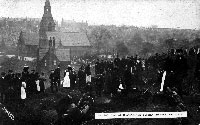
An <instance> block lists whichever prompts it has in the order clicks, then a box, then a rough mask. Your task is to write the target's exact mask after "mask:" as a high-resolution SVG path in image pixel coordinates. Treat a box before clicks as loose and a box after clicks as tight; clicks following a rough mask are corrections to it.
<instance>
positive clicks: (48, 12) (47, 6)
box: [43, 0, 52, 17]
mask: <svg viewBox="0 0 200 125" xmlns="http://www.w3.org/2000/svg"><path fill="white" fill-rule="evenodd" d="M43 16H44V17H52V14H51V5H50V2H49V0H46V2H45V6H44V15H43Z"/></svg>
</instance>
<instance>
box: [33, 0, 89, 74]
mask: <svg viewBox="0 0 200 125" xmlns="http://www.w3.org/2000/svg"><path fill="white" fill-rule="evenodd" d="M55 25H56V24H55V21H54V19H53V17H52V14H51V6H50V2H49V0H46V2H45V6H44V14H43V17H42V20H41V22H40V29H39V47H38V57H37V71H39V72H41V71H43V72H49V71H50V70H51V69H55V68H56V67H57V66H58V65H60V67H61V68H62V69H65V68H66V67H67V65H69V64H70V61H71V58H72V57H73V56H81V55H84V54H85V53H88V52H90V48H91V45H90V42H89V40H88V37H87V34H86V33H85V32H81V31H78V32H74V31H72V32H70V31H68V32H60V31H56V30H55Z"/></svg>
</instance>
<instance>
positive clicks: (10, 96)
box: [0, 66, 46, 104]
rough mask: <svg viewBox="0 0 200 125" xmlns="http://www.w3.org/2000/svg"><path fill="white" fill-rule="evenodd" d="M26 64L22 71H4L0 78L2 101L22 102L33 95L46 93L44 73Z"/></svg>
mask: <svg viewBox="0 0 200 125" xmlns="http://www.w3.org/2000/svg"><path fill="white" fill-rule="evenodd" d="M28 70H29V67H28V66H25V67H24V69H23V72H22V73H14V72H13V71H12V70H9V71H8V73H5V72H2V73H1V78H0V93H1V102H3V103H10V102H21V104H23V103H24V99H26V98H31V97H32V95H35V94H38V93H44V91H45V85H44V82H45V81H46V79H45V76H44V73H41V74H39V73H37V72H35V70H31V73H29V71H28Z"/></svg>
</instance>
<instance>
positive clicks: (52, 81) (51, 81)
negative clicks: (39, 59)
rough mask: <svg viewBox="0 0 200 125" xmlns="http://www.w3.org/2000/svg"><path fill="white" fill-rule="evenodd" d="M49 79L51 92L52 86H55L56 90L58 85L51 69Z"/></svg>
mask: <svg viewBox="0 0 200 125" xmlns="http://www.w3.org/2000/svg"><path fill="white" fill-rule="evenodd" d="M49 79H50V83H51V92H52V93H53V92H54V91H53V87H54V86H55V87H56V91H58V86H57V84H56V79H55V73H54V70H53V69H52V70H51V74H50V76H49Z"/></svg>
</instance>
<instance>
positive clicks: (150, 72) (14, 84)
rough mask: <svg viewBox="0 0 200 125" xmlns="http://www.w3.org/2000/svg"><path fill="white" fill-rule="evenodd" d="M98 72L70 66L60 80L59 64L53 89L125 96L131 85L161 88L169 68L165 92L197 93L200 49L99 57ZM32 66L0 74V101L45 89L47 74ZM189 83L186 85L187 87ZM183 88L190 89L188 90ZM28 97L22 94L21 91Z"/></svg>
mask: <svg viewBox="0 0 200 125" xmlns="http://www.w3.org/2000/svg"><path fill="white" fill-rule="evenodd" d="M94 68H95V73H94V74H95V75H94V76H92V75H91V74H92V73H91V64H85V65H82V66H81V67H80V68H79V70H78V71H76V70H75V69H74V68H73V67H71V66H68V68H67V69H66V70H65V72H64V75H63V76H64V79H61V75H62V74H60V73H61V69H60V67H59V66H58V67H57V68H56V69H55V70H52V71H51V74H50V76H49V79H50V85H51V86H50V88H51V91H52V92H54V88H55V89H56V91H59V88H60V87H61V85H62V87H66V88H71V89H79V90H81V91H84V92H86V91H88V92H90V93H91V92H95V93H96V94H97V95H98V96H101V95H102V94H108V95H116V94H117V93H118V90H120V89H124V90H125V91H124V92H125V93H124V94H125V95H126V94H128V92H129V90H131V89H132V88H134V87H135V88H137V87H140V88H142V87H143V85H147V84H148V85H149V86H152V85H154V84H156V85H157V86H158V87H160V83H161V81H162V76H163V73H164V72H165V71H166V78H165V85H164V91H165V90H166V87H170V88H176V89H177V90H178V94H180V96H182V95H183V94H186V93H189V94H191V93H192V92H194V91H193V90H194V88H198V90H197V91H198V92H199V91H200V84H199V81H200V77H199V76H200V51H199V49H198V48H191V49H189V50H184V49H176V50H175V49H172V50H170V51H169V52H168V53H163V54H155V55H154V56H151V57H149V58H147V59H142V58H140V57H139V56H137V55H136V56H135V57H133V56H131V57H126V58H119V57H118V56H117V57H116V58H114V59H113V60H111V59H109V60H107V59H104V60H99V59H97V60H96V62H95V65H94ZM28 70H29V67H24V69H23V72H22V73H13V71H12V70H9V71H8V73H7V74H6V73H5V72H2V73H1V78H0V83H1V84H0V92H1V101H2V102H8V101H10V100H16V99H22V100H23V99H25V98H30V97H31V96H32V95H34V94H37V93H41V92H44V91H45V85H44V82H45V81H46V79H45V76H44V73H41V74H39V73H37V72H35V70H32V71H31V73H29V71H28ZM186 86H187V87H186ZM184 88H188V89H187V91H186V90H185V89H184ZM23 91H24V93H25V96H22V93H23Z"/></svg>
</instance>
